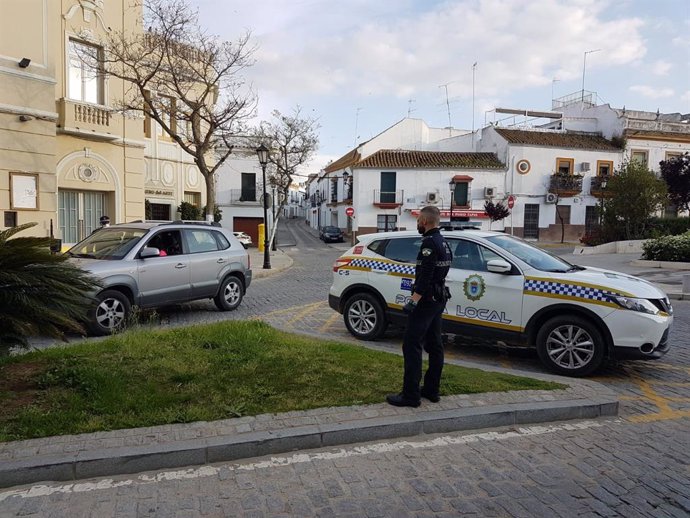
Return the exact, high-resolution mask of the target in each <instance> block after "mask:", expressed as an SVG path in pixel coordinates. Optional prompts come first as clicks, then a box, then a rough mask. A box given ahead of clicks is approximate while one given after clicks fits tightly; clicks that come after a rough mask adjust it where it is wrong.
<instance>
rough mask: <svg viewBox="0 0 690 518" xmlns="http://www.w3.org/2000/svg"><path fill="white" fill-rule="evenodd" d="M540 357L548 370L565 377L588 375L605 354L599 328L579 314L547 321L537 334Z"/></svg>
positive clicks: (601, 361)
mask: <svg viewBox="0 0 690 518" xmlns="http://www.w3.org/2000/svg"><path fill="white" fill-rule="evenodd" d="M537 353H538V354H539V359H540V360H541V361H542V363H544V364H545V365H546V366H547V367H548V368H549V369H551V370H552V371H554V372H557V373H558V374H563V375H566V376H587V375H588V374H591V373H592V372H594V371H595V370H597V369H598V368H599V367H601V364H602V363H603V361H604V357H605V355H606V343H605V341H604V337H603V336H602V334H601V332H600V331H599V329H598V328H597V327H596V326H595V325H594V324H593V323H592V322H591V321H589V320H587V319H585V318H582V317H578V316H558V317H554V318H552V319H550V320H548V321H547V322H546V323H545V324H544V325H543V326H541V329H540V330H539V332H538V333H537Z"/></svg>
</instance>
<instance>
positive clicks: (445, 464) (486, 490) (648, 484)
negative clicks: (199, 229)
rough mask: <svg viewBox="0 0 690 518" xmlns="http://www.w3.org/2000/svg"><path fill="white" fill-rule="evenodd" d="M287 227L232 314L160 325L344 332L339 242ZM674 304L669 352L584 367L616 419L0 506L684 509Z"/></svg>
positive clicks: (377, 446) (19, 498)
mask: <svg viewBox="0 0 690 518" xmlns="http://www.w3.org/2000/svg"><path fill="white" fill-rule="evenodd" d="M296 234H297V233H296ZM297 236H298V238H297V239H296V243H295V246H294V247H292V249H288V253H290V254H293V257H294V264H293V266H292V267H291V268H290V270H289V271H288V272H285V273H280V274H277V275H275V276H272V277H271V278H270V279H268V278H266V279H258V280H257V281H256V283H255V284H254V285H253V286H252V288H251V289H250V292H249V293H248V294H247V298H246V299H245V303H244V304H243V306H242V307H241V308H240V310H239V311H237V312H234V314H225V313H218V312H216V311H215V310H214V309H213V308H212V306H210V305H206V304H205V303H194V304H190V305H185V306H182V307H176V308H174V309H171V310H168V311H163V312H161V315H163V316H165V317H166V318H167V319H168V320H167V323H169V324H170V325H184V324H188V323H194V322H203V321H215V320H219V319H222V318H227V317H229V318H263V319H265V320H266V321H267V322H269V323H271V324H272V325H276V326H278V327H282V328H284V329H287V330H295V331H306V330H309V331H310V332H312V333H316V334H320V335H322V336H327V337H333V338H336V339H338V340H340V339H346V340H350V337H349V335H348V334H347V331H346V330H345V328H344V325H343V323H342V318H341V317H338V316H337V315H335V316H334V313H333V312H330V310H329V309H328V308H327V305H326V304H325V299H326V294H327V291H328V287H329V286H330V275H325V276H319V275H315V272H318V271H320V270H319V269H320V268H321V269H324V267H325V268H326V269H328V267H329V266H330V263H331V262H332V261H333V260H334V259H335V258H336V257H337V256H338V255H340V253H341V252H340V250H339V249H338V247H335V246H324V245H323V244H321V243H320V242H318V241H317V240H315V239H314V240H313V241H310V239H309V237H308V236H306V237H305V236H302V235H301V234H297ZM295 249H298V250H295ZM305 252H306V253H305ZM255 267H256V265H255ZM674 306H675V309H676V321H675V326H674V328H673V330H672V334H671V340H672V343H673V344H674V346H673V348H672V350H671V351H670V352H669V354H668V355H667V356H666V357H664V358H663V359H662V360H661V361H657V362H620V363H619V364H615V365H611V366H608V367H607V368H606V369H605V370H603V371H602V372H601V373H599V375H598V376H597V377H595V378H593V379H594V380H595V381H597V382H601V383H603V384H604V385H605V386H606V387H607V388H609V389H611V390H613V391H615V392H616V393H617V394H618V395H619V397H620V399H621V411H620V418H617V419H599V420H597V421H594V422H588V421H580V422H568V423H555V424H552V425H549V426H543V427H534V426H532V427H530V426H526V427H522V428H518V427H515V426H512V427H508V428H505V427H504V428H500V429H497V430H494V431H493V433H488V434H487V433H476V432H469V433H463V432H457V433H451V434H444V435H425V436H420V437H416V438H414V439H408V440H405V441H402V440H397V441H387V442H379V443H374V444H372V443H364V444H358V445H353V446H350V447H342V448H335V449H332V448H326V449H317V450H308V451H301V452H299V453H297V454H294V455H290V454H284V455H278V456H272V457H263V458H255V459H247V460H246V461H241V462H234V463H222V464H214V465H212V466H207V467H204V468H199V469H197V470H194V469H192V470H182V471H179V472H157V473H150V474H143V475H141V476H127V475H123V476H117V477H112V480H108V479H102V478H101V479H94V480H90V481H83V482H82V483H80V484H60V483H55V484H50V485H49V486H48V488H38V487H28V486H26V487H25V486H19V487H16V488H13V489H12V490H7V491H5V490H0V516H31V515H33V516H96V515H99V516H296V515H303V516H458V515H461V514H467V515H474V516H621V515H625V516H631V517H634V516H688V515H690V497H689V495H690V470H689V468H688V466H689V463H688V460H690V458H689V457H690V449H688V442H689V441H688V437H690V409H689V406H690V405H689V403H690V393H689V392H690V390H689V389H690V380H689V379H688V378H689V377H690V302H686V301H679V302H676V303H675V304H674ZM307 326H308V327H307ZM401 338H402V335H401V332H400V330H396V329H391V330H390V331H389V332H388V333H387V336H386V338H385V339H384V340H383V341H381V342H380V343H379V346H381V347H387V348H391V349H398V348H399V346H400V341H401ZM447 350H448V352H449V357H450V358H454V359H465V360H467V359H469V360H472V361H475V362H479V363H482V364H484V365H488V366H502V367H507V368H519V369H520V370H527V371H534V372H542V371H543V369H542V367H541V365H540V364H539V362H538V360H537V359H536V357H535V356H534V354H532V353H529V352H524V351H508V350H505V349H501V348H497V347H479V346H477V345H474V344H468V343H464V342H463V343H460V342H459V341H458V343H454V342H453V341H452V340H451V341H450V342H449V345H448V348H447ZM9 491H13V492H12V493H10V492H9Z"/></svg>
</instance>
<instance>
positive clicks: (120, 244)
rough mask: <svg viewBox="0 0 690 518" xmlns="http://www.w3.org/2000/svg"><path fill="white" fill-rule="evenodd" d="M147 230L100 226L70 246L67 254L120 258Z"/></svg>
mask: <svg viewBox="0 0 690 518" xmlns="http://www.w3.org/2000/svg"><path fill="white" fill-rule="evenodd" d="M147 232H148V231H147V230H145V229H140V228H121V227H106V228H101V229H99V230H96V231H94V232H93V233H92V234H91V235H90V236H89V237H87V238H86V239H84V240H83V241H81V242H79V243H77V244H76V245H74V246H73V247H72V248H70V249H69V250H68V251H67V255H69V256H70V257H85V258H88V259H107V260H111V259H122V258H123V257H124V256H126V255H127V254H128V253H129V251H130V250H131V249H132V248H134V245H136V244H137V243H138V242H139V240H140V239H141V238H142V237H144V236H145V235H146V234H147Z"/></svg>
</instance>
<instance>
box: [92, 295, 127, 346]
mask: <svg viewBox="0 0 690 518" xmlns="http://www.w3.org/2000/svg"><path fill="white" fill-rule="evenodd" d="M131 310H132V303H131V302H130V301H129V298H127V296H126V295H125V294H123V293H122V292H119V291H117V290H105V291H102V292H101V293H99V294H98V295H97V296H96V305H95V307H94V308H93V309H92V310H91V312H90V313H89V321H88V329H89V331H90V333H91V334H92V335H95V336H105V335H110V334H113V333H116V332H117V331H120V330H121V329H123V328H124V327H125V326H126V325H127V319H128V318H129V314H130V311H131Z"/></svg>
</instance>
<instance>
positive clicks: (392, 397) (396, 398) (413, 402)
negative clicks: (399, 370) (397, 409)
mask: <svg viewBox="0 0 690 518" xmlns="http://www.w3.org/2000/svg"><path fill="white" fill-rule="evenodd" d="M386 401H387V402H388V404H389V405H393V406H411V407H413V408H417V407H418V406H419V405H420V404H421V401H420V400H419V399H412V398H408V397H406V396H405V394H403V393H402V392H401V393H400V394H388V395H387V396H386Z"/></svg>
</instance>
